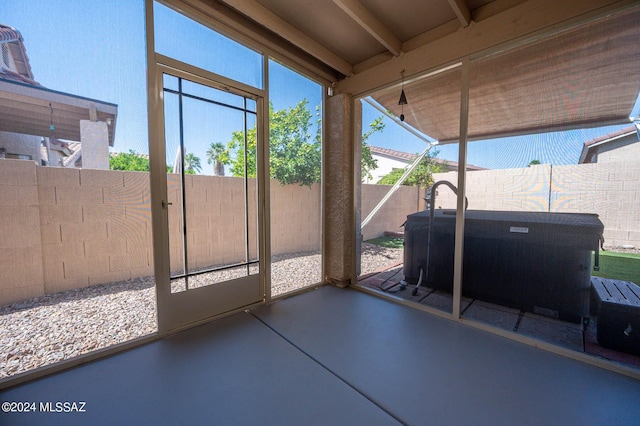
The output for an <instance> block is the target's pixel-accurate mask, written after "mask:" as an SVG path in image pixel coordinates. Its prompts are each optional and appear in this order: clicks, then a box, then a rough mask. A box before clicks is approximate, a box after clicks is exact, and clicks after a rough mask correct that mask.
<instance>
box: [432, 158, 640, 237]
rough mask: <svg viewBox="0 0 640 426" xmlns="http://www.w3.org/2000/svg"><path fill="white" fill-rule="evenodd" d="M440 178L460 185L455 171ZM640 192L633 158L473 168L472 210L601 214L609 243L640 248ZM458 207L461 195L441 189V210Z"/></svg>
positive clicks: (470, 176)
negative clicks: (599, 161)
mask: <svg viewBox="0 0 640 426" xmlns="http://www.w3.org/2000/svg"><path fill="white" fill-rule="evenodd" d="M434 179H435V180H436V181H438V180H448V181H450V182H452V183H453V184H454V185H456V184H457V174H456V173H455V172H448V173H438V174H436V175H434ZM638 194H640V164H639V163H638V162H631V161H626V162H617V163H615V162H613V163H594V164H579V165H566V166H553V167H551V166H549V165H536V166H531V167H526V168H521V169H508V170H481V171H472V172H467V198H468V200H469V208H470V209H476V210H516V211H551V212H564V213H595V214H598V215H599V217H600V220H601V221H602V223H603V224H604V227H605V230H604V238H605V245H606V246H608V247H620V246H623V245H633V246H635V247H640V196H639V195H638ZM455 206H456V202H455V195H454V194H453V193H452V192H451V191H449V189H447V188H446V187H441V188H440V189H438V196H437V197H436V208H455Z"/></svg>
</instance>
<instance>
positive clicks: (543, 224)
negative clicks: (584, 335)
mask: <svg viewBox="0 0 640 426" xmlns="http://www.w3.org/2000/svg"><path fill="white" fill-rule="evenodd" d="M455 220H456V215H455V210H436V211H435V212H434V216H433V220H432V221H431V224H430V223H429V222H430V220H429V211H423V212H419V213H415V214H412V215H409V216H407V222H406V224H405V251H404V275H405V280H406V281H407V282H409V283H410V284H415V283H417V281H418V279H419V276H420V270H421V269H422V270H423V273H425V275H426V280H423V282H422V283H421V285H424V286H426V287H430V288H434V289H438V290H444V291H447V292H451V291H452V287H453V255H454V252H453V249H454V232H455ZM430 227H432V228H433V229H432V234H431V248H430V250H429V249H428V243H427V241H428V240H429V228H430ZM603 230H604V226H603V224H602V222H601V221H600V220H599V219H598V216H597V215H595V214H574V213H545V212H512V211H484V210H467V211H466V220H465V239H464V258H463V278H462V293H463V295H465V296H468V297H473V298H477V299H481V300H486V301H489V302H494V303H498V304H502V305H504V306H509V307H514V308H519V309H522V310H525V311H530V312H536V313H540V314H544V315H548V316H552V317H556V318H560V319H564V320H568V321H574V322H578V321H580V319H581V318H582V317H584V316H587V315H588V308H589V290H590V279H591V268H592V265H591V263H592V262H591V258H592V253H593V252H594V251H596V252H597V250H598V249H599V242H600V240H601V238H602V233H603ZM427 255H429V261H428V262H427ZM427 263H428V271H426V266H427Z"/></svg>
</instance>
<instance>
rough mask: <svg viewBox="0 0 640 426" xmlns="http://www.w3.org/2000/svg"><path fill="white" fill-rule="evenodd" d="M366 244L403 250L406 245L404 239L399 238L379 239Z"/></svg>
mask: <svg viewBox="0 0 640 426" xmlns="http://www.w3.org/2000/svg"><path fill="white" fill-rule="evenodd" d="M365 243H369V244H374V245H376V246H381V247H386V248H394V249H401V248H402V245H403V243H404V239H402V238H397V237H378V238H374V239H371V240H367V241H365Z"/></svg>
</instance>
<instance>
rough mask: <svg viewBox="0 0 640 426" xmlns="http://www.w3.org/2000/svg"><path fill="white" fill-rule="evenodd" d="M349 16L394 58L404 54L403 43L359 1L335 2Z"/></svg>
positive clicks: (345, 0)
mask: <svg viewBox="0 0 640 426" xmlns="http://www.w3.org/2000/svg"><path fill="white" fill-rule="evenodd" d="M459 1H462V0H459ZM333 2H334V3H335V4H336V5H337V6H338V7H339V8H340V9H342V10H343V11H344V12H345V13H346V14H347V15H349V16H350V17H351V19H353V20H354V21H356V22H357V23H358V25H360V26H361V27H362V28H364V29H365V30H366V31H367V32H368V33H369V34H370V35H371V36H372V37H373V38H375V39H376V40H378V42H380V44H382V45H383V46H384V47H385V48H386V49H387V50H388V51H389V52H391V53H392V54H393V56H399V55H400V54H401V53H402V42H401V41H400V40H399V39H398V38H397V37H396V36H395V35H393V33H392V32H391V31H389V29H388V28H387V27H386V26H385V25H384V24H383V23H382V22H380V20H378V18H376V17H375V16H374V15H373V14H372V13H371V12H369V10H368V9H367V8H366V7H364V6H363V5H362V3H360V1H358V0H333Z"/></svg>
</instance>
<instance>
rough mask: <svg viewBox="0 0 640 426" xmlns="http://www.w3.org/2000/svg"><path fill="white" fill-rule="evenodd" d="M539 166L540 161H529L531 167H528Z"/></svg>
mask: <svg viewBox="0 0 640 426" xmlns="http://www.w3.org/2000/svg"><path fill="white" fill-rule="evenodd" d="M537 164H540V160H531V161H529V165H528V166H527V167H531V166H535V165H537Z"/></svg>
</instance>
